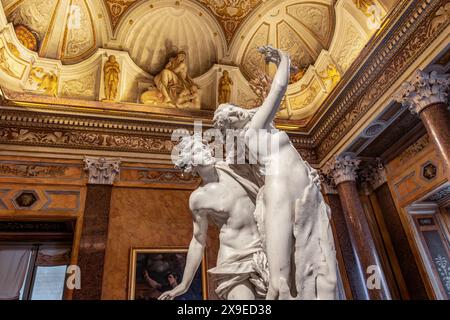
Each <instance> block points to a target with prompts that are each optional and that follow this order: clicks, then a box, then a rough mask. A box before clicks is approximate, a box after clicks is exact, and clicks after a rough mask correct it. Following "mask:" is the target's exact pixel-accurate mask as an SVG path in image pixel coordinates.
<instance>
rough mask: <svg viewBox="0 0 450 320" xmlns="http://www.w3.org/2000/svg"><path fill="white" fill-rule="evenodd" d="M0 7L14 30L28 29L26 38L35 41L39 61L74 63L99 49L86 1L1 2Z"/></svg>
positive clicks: (94, 27)
mask: <svg viewBox="0 0 450 320" xmlns="http://www.w3.org/2000/svg"><path fill="white" fill-rule="evenodd" d="M2 3H3V6H4V8H5V12H6V14H7V16H8V20H9V21H10V22H12V23H13V24H14V25H15V26H16V27H17V26H20V27H22V28H26V29H28V32H29V33H28V35H30V34H31V35H33V36H34V37H35V41H36V43H37V45H36V46H35V48H33V49H34V50H35V51H37V52H38V53H39V55H40V56H41V57H46V58H54V59H59V60H61V61H62V62H63V63H65V64H71V63H77V62H79V61H81V60H83V59H85V58H87V57H88V56H90V55H91V54H92V53H93V52H94V51H95V50H96V49H97V47H98V46H99V45H101V44H100V43H99V42H100V41H99V40H100V39H99V37H98V30H96V29H97V28H96V25H95V21H94V15H93V13H92V10H91V8H90V6H89V4H88V2H87V1H86V0H72V1H58V0H23V1H17V0H2ZM95 18H98V17H95ZM96 21H98V19H97V20H96ZM61 26H63V27H61ZM22 30H24V29H22ZM19 40H21V41H22V40H23V39H22V38H19ZM22 42H23V41H22Z"/></svg>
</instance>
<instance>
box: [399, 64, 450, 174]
mask: <svg viewBox="0 0 450 320" xmlns="http://www.w3.org/2000/svg"><path fill="white" fill-rule="evenodd" d="M449 87H450V78H449V75H448V74H441V73H438V72H437V71H432V72H430V73H427V72H423V71H420V70H418V71H416V73H415V76H414V78H413V79H412V80H411V81H408V82H405V83H404V84H403V85H402V88H401V89H400V92H399V93H398V94H397V95H395V96H394V98H395V99H396V100H397V101H398V102H401V103H402V104H403V105H405V106H408V107H409V109H410V110H411V112H412V113H414V114H418V115H419V116H420V118H421V119H422V122H423V124H424V126H425V128H426V129H427V132H428V135H429V136H430V137H431V140H432V141H433V142H434V145H435V148H436V150H437V151H438V153H439V155H440V157H441V159H442V161H443V164H444V168H445V172H446V176H447V178H448V179H449V181H450V113H449V110H448V91H449Z"/></svg>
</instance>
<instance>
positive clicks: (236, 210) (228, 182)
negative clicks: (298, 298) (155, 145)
mask: <svg viewBox="0 0 450 320" xmlns="http://www.w3.org/2000/svg"><path fill="white" fill-rule="evenodd" d="M178 149H179V151H180V153H179V157H178V160H177V161H176V166H177V167H179V168H182V169H183V170H184V171H185V172H190V171H194V172H196V173H197V174H198V175H199V176H200V177H201V178H202V185H201V186H200V187H199V188H198V189H197V190H195V191H194V192H193V193H192V195H191V197H190V200H189V206H190V209H191V211H192V217H193V227H194V228H193V237H192V241H191V243H190V245H189V251H188V255H187V259H186V267H185V270H184V275H183V279H182V281H181V283H180V284H179V285H178V286H177V287H175V288H174V289H173V290H171V291H167V292H164V293H163V294H162V295H161V296H160V297H159V299H160V300H171V299H174V298H175V297H177V296H180V295H182V294H184V293H185V292H186V291H187V290H188V289H189V286H190V284H191V282H192V279H193V278H194V275H195V273H196V271H197V269H198V267H199V266H200V263H201V261H202V257H203V251H204V248H205V244H206V238H207V230H208V217H209V218H211V220H212V221H214V223H215V224H216V225H217V226H218V227H219V229H220V235H219V239H220V248H219V252H218V258H217V267H216V268H213V269H211V270H209V273H210V274H211V275H213V276H214V278H215V280H216V282H217V289H216V293H217V294H218V296H219V297H220V298H222V299H226V300H254V299H261V298H265V295H266V292H267V282H268V274H267V268H268V267H267V261H266V258H265V254H264V251H263V249H262V245H261V240H260V235H259V232H258V227H257V225H256V221H255V218H254V215H253V214H254V211H255V202H256V195H257V193H258V191H259V187H258V185H256V184H254V183H252V182H251V181H250V180H249V179H246V178H245V177H244V175H238V174H236V173H235V172H234V171H233V169H231V168H230V167H229V166H228V165H227V164H225V163H223V162H216V159H215V158H214V157H213V155H212V150H211V149H210V147H209V146H208V145H206V144H205V143H204V142H203V141H202V139H201V137H200V136H197V135H194V136H192V137H185V138H183V139H182V141H181V143H180V144H179V145H178Z"/></svg>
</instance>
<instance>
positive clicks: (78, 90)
mask: <svg viewBox="0 0 450 320" xmlns="http://www.w3.org/2000/svg"><path fill="white" fill-rule="evenodd" d="M95 81H96V74H88V75H85V76H83V77H82V78H77V79H72V80H66V81H64V82H63V83H62V84H61V96H63V97H67V98H70V97H75V98H87V99H94V98H95Z"/></svg>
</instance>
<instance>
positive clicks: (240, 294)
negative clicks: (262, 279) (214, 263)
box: [227, 281, 256, 300]
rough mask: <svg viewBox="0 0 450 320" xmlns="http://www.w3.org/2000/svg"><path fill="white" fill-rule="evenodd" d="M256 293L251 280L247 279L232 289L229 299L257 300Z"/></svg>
mask: <svg viewBox="0 0 450 320" xmlns="http://www.w3.org/2000/svg"><path fill="white" fill-rule="evenodd" d="M255 299H256V295H255V292H254V290H253V286H252V285H251V284H250V282H248V281H245V282H243V283H241V284H239V285H237V286H235V287H234V288H233V289H231V290H230V292H229V293H228V296H227V300H255Z"/></svg>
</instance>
